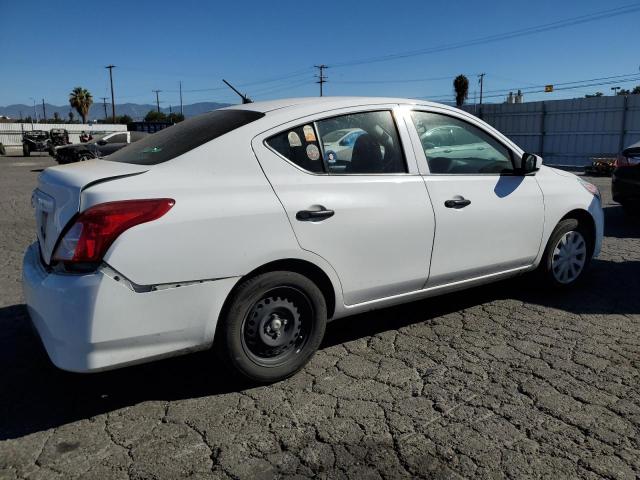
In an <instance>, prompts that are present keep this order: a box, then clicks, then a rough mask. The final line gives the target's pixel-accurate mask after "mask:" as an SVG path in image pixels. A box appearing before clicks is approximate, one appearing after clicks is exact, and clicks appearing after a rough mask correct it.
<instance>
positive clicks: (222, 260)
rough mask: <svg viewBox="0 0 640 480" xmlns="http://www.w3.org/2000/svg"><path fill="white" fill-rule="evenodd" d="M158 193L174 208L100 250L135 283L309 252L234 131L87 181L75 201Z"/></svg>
mask: <svg viewBox="0 0 640 480" xmlns="http://www.w3.org/2000/svg"><path fill="white" fill-rule="evenodd" d="M160 197H168V198H173V199H175V201H176V203H175V205H174V207H173V208H172V209H171V210H170V211H169V212H168V213H167V214H166V215H165V216H163V217H162V218H160V219H158V220H156V221H154V222H149V223H145V224H142V225H138V226H136V227H134V228H132V229H130V230H128V231H126V232H125V233H123V234H122V235H121V236H120V237H119V238H118V239H117V240H116V241H115V242H114V244H113V245H112V246H111V248H110V249H109V251H108V252H107V255H106V256H105V262H107V263H108V264H109V265H110V266H111V267H113V268H114V269H116V270H118V271H119V272H120V273H121V274H123V275H125V276H126V277H127V278H129V279H130V280H131V281H133V282H135V283H138V284H141V285H153V284H159V283H178V282H181V281H183V282H186V281H194V280H207V279H214V278H226V277H238V276H242V275H244V274H246V273H248V272H250V271H251V270H253V269H255V268H258V267H260V266H262V265H264V264H265V263H268V262H270V261H273V260H279V259H283V258H300V259H307V258H306V257H308V256H309V254H307V253H306V252H304V251H302V250H301V249H300V247H299V246H298V243H297V241H296V239H295V236H294V235H293V231H292V229H291V225H290V224H289V220H288V219H287V216H286V214H285V212H284V209H283V207H282V205H281V204H280V202H279V201H278V199H277V197H276V196H275V194H274V192H273V190H272V189H271V186H270V185H269V183H268V182H267V180H266V178H265V176H264V174H263V172H262V170H261V169H260V167H259V164H258V161H257V159H256V158H255V155H254V153H253V151H252V150H251V147H250V138H247V135H246V134H245V135H242V130H239V131H238V132H237V133H236V132H232V133H231V134H228V135H225V136H224V137H220V138H218V139H216V140H213V141H211V142H209V143H207V144H205V145H202V146H200V147H198V148H196V149H194V150H192V151H190V152H188V153H186V154H184V155H182V156H181V157H178V158H176V159H174V160H171V161H169V162H166V163H163V164H159V165H156V166H153V167H151V168H150V170H149V171H148V172H147V173H145V174H142V175H138V176H135V177H130V178H125V179H121V180H118V181H113V182H107V183H104V184H98V185H95V186H93V187H91V188H90V189H88V190H87V191H85V192H84V194H83V200H82V207H83V210H84V209H85V208H89V207H90V206H92V205H95V204H98V203H102V202H106V201H114V200H124V199H133V198H160ZM313 261H314V263H316V264H319V263H321V262H320V261H319V259H315V258H314V259H313ZM318 266H320V267H321V268H323V269H324V270H325V271H327V266H326V265H318ZM327 274H328V275H330V277H331V276H332V275H331V272H330V271H328V272H327ZM332 281H335V277H333V278H332Z"/></svg>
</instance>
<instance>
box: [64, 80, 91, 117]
mask: <svg viewBox="0 0 640 480" xmlns="http://www.w3.org/2000/svg"><path fill="white" fill-rule="evenodd" d="M69 104H70V105H71V107H72V108H75V109H76V111H77V112H78V113H79V114H80V116H81V117H82V123H87V115H89V108H91V105H92V104H93V97H92V96H91V93H89V90H87V89H86V88H82V87H76V88H74V89H73V91H72V92H71V93H70V94H69Z"/></svg>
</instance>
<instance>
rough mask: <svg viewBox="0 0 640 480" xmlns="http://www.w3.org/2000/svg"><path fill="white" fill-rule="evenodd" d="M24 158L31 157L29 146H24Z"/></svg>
mask: <svg viewBox="0 0 640 480" xmlns="http://www.w3.org/2000/svg"><path fill="white" fill-rule="evenodd" d="M22 156H24V157H30V156H31V150H30V149H29V145H22Z"/></svg>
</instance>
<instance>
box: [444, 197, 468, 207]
mask: <svg viewBox="0 0 640 480" xmlns="http://www.w3.org/2000/svg"><path fill="white" fill-rule="evenodd" d="M470 204H471V200H467V199H466V198H452V199H451V200H447V201H446V202H444V206H445V207H447V208H456V209H458V208H464V207H466V206H467V205H470Z"/></svg>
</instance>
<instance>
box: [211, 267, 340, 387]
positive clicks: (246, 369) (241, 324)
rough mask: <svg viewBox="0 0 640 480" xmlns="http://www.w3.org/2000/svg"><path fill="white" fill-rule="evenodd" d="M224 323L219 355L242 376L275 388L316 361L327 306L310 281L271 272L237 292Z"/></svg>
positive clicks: (219, 336)
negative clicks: (309, 363) (310, 362)
mask: <svg viewBox="0 0 640 480" xmlns="http://www.w3.org/2000/svg"><path fill="white" fill-rule="evenodd" d="M220 321H221V324H220V325H219V328H218V332H217V334H216V345H215V348H216V349H217V351H218V353H219V354H220V355H221V356H222V357H223V359H224V360H225V361H226V362H227V363H228V364H230V365H231V366H232V367H233V368H234V369H235V370H236V371H237V372H238V373H239V374H241V375H242V376H244V377H246V378H248V379H250V380H252V381H256V382H260V383H271V382H276V381H278V380H282V379H284V378H287V377H289V376H290V375H293V374H294V373H296V372H297V371H298V370H300V369H301V368H302V367H303V366H304V365H305V364H306V363H307V362H308V361H309V360H310V359H311V357H312V356H313V354H314V353H315V352H316V350H317V349H318V347H319V346H320V343H321V342H322V338H323V336H324V331H325V326H326V322H327V307H326V302H325V299H324V296H323V295H322V292H321V291H320V289H319V288H318V287H317V286H316V285H315V284H314V283H313V282H312V281H311V280H309V279H308V278H307V277H305V276H303V275H300V274H298V273H294V272H268V273H264V274H262V275H258V276H256V277H253V278H250V279H249V280H247V281H245V282H244V283H243V284H242V285H240V286H239V287H238V288H237V289H236V291H235V292H234V294H233V297H232V298H231V299H230V305H229V307H228V308H227V309H226V315H225V316H224V317H223V318H221V319H220Z"/></svg>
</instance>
